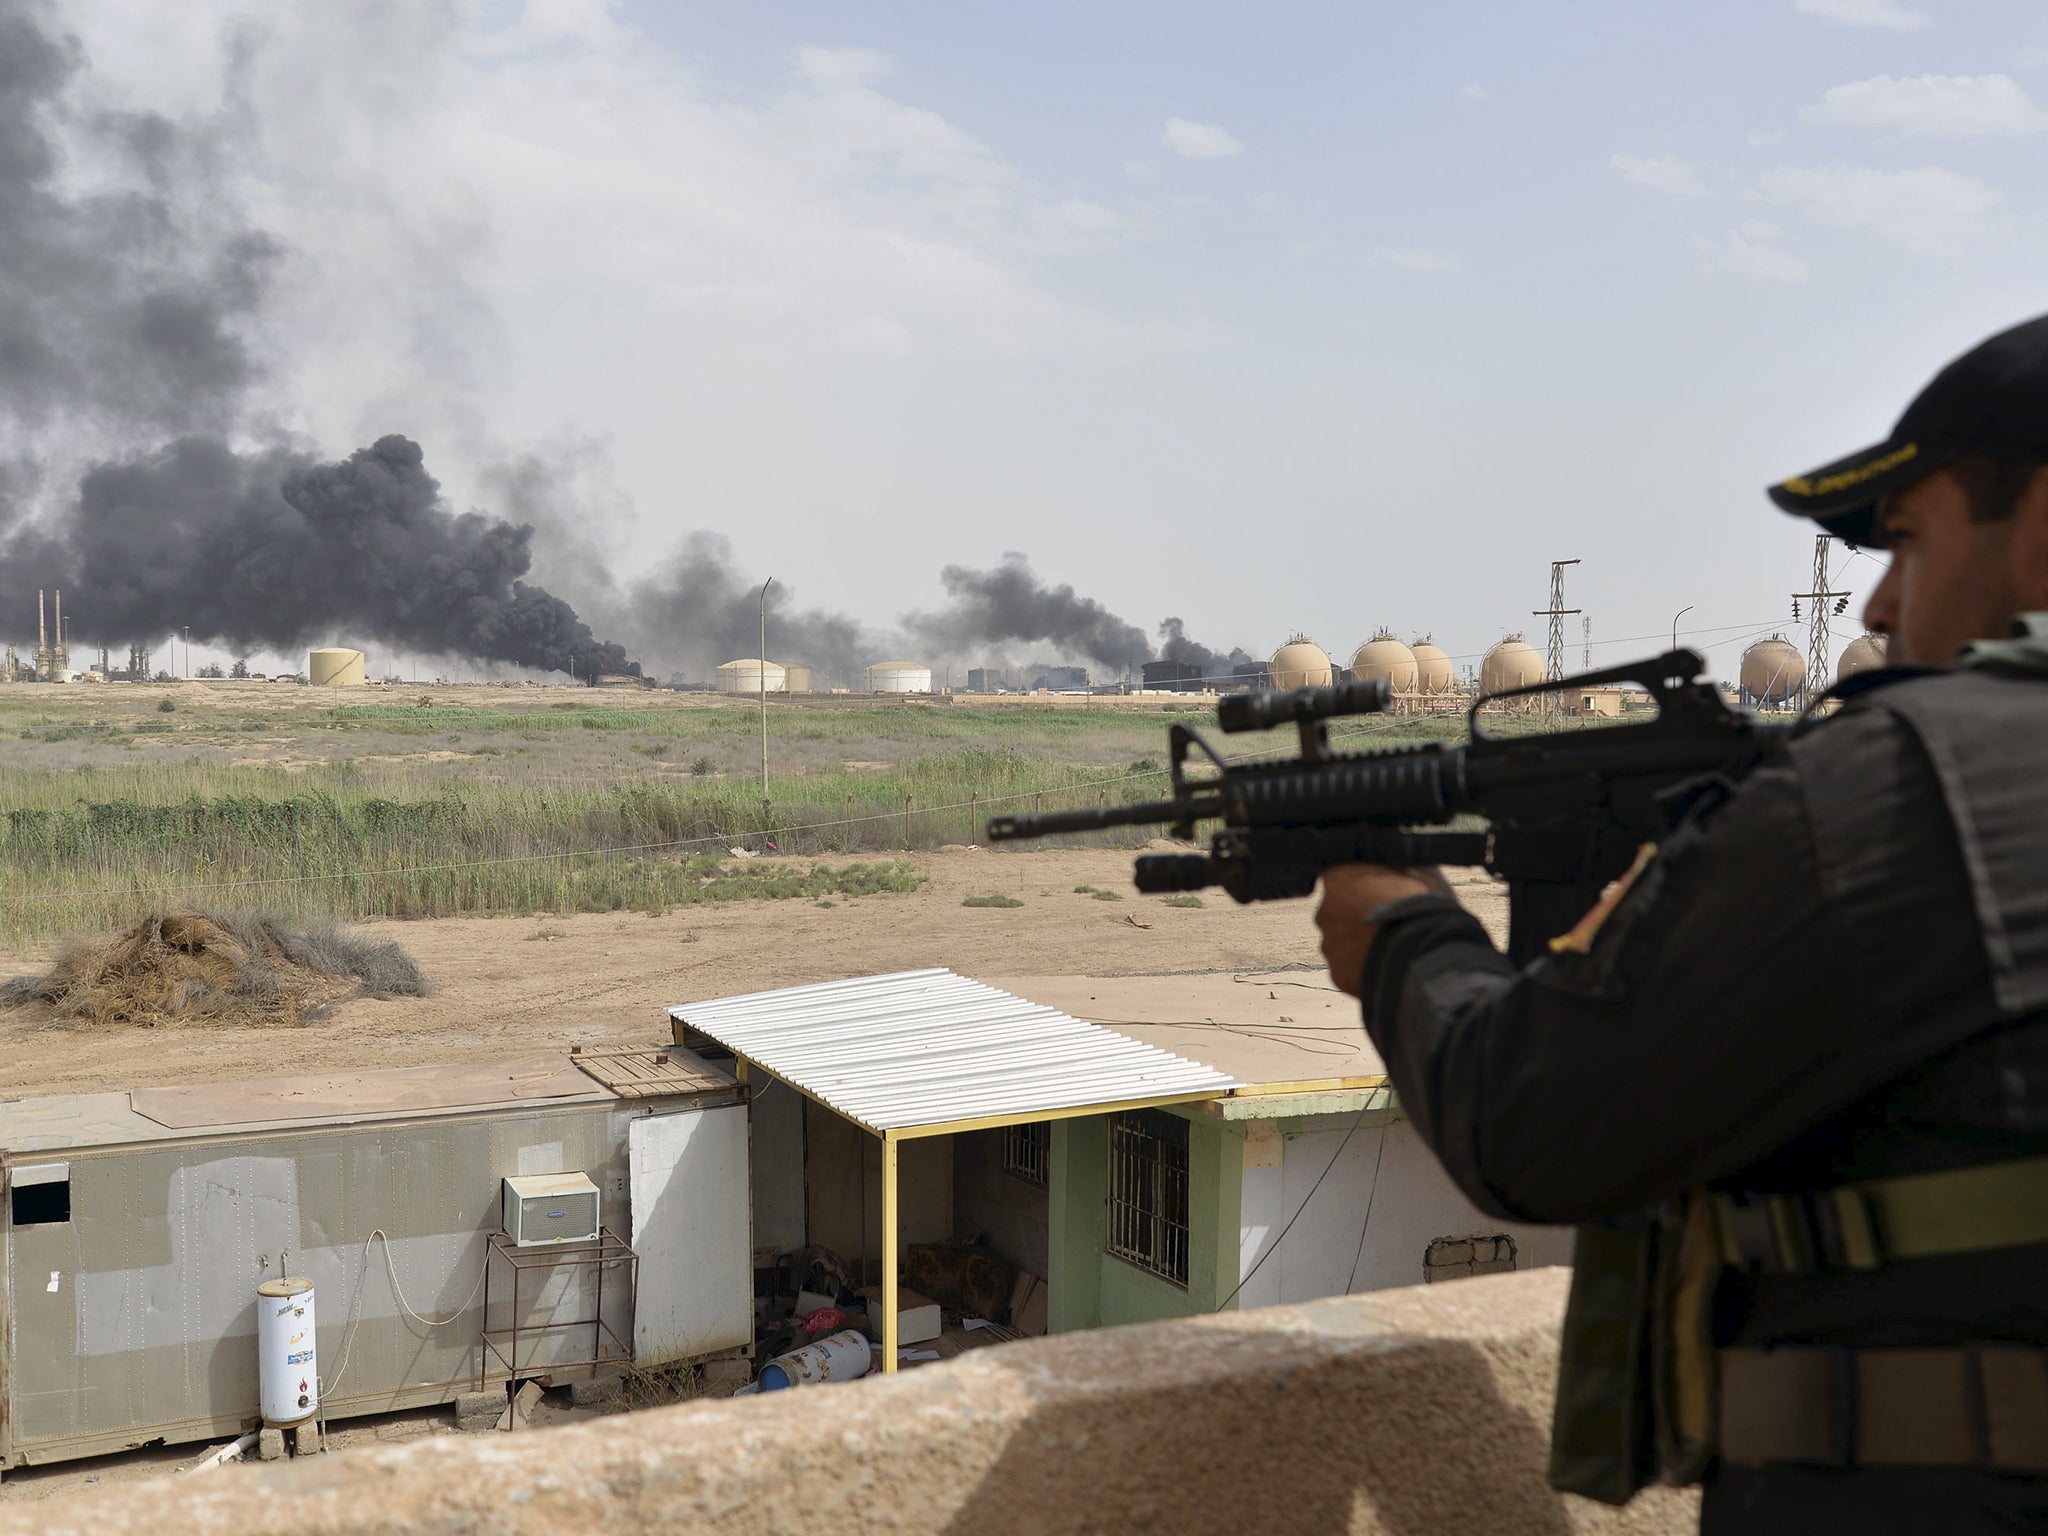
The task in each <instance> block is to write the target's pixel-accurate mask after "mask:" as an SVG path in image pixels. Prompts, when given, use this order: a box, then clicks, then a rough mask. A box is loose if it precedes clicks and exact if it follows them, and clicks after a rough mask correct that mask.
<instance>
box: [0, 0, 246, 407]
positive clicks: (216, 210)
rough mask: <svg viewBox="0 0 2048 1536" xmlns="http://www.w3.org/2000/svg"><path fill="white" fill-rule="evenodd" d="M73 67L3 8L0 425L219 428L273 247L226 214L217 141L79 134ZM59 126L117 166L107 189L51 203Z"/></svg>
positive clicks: (21, 12) (15, 3) (38, 12)
mask: <svg viewBox="0 0 2048 1536" xmlns="http://www.w3.org/2000/svg"><path fill="white" fill-rule="evenodd" d="M39 18H44V20H42V21H39ZM84 67H85V59H84V55H83V53H82V51H81V50H80V48H79V46H78V44H77V43H76V41H74V40H73V39H71V38H68V37H65V36H63V35H61V34H60V33H59V32H57V31H56V30H55V28H54V27H53V26H50V25H48V23H47V10H46V8H45V7H44V6H42V5H39V4H36V3H34V0H10V3H9V4H8V5H6V6H5V7H4V8H0V416H4V417H5V418H7V419H8V421H9V422H10V423H12V424H16V425H19V426H22V427H26V428H30V429H52V428H54V429H64V428H81V429H83V430H85V431H87V432H91V431H93V430H94V429H102V430H111V431H113V432H114V433H116V434H122V433H128V432H135V431H140V430H148V431H150V432H152V433H161V434H165V435H169V434H172V433H177V432H185V431H193V430H200V429H211V430H221V429H224V428H225V427H227V426H228V425H229V423H230V421H231V420H232V418H233V417H234V415H235V412H236V407H237V405H238V404H239V402H240V400H241V398H242V394H243V392H244V390H245V389H246V388H247V386H248V385H249V384H250V383H251V382H252V380H253V379H254V378H255V377H256V373H257V369H256V365H255V362H254V361H253V358H252V353H251V349H250V345H249V340H248V336H247V331H246V327H247V323H248V322H249V321H250V320H251V318H252V317H253V316H254V315H255V313H256V311H257V309H258V308H259V306H260V305H261V303H262V300H263V296H264V293H265V291H266V288H267V287H268V283H269V279H270V276H271V274H272V271H273V269H274V268H275V266H276V264H277V262H278V260H279V258H280V257H281V256H282V254H283V251H282V248H281V247H280V246H279V245H278V243H277V242H276V241H275V240H273V239H271V238H270V236H268V235H267V234H265V233H264V232H263V231H261V230H258V229H253V228H249V227H247V226H246V225H245V224H244V223H243V221H241V220H238V219H236V218H235V217H234V216H233V215H234V208H233V201H232V199H231V198H230V197H229V196H228V195H227V193H226V191H225V189H224V187H223V185H222V177H221V174H220V170H219V167H220V163H221V161H222V159H223V150H224V146H223V145H222V143H221V142H220V133H221V130H220V129H219V128H218V127H217V126H216V125H214V124H211V123H207V122H200V123H197V124H178V123H173V122H171V121H170V120H168V119H166V118H164V117H161V116H157V115H154V114H123V113H109V112H100V113H95V114H93V115H92V116H91V117H90V118H84V117H82V116H81V115H80V114H78V113H76V112H74V111H72V110H70V109H69V108H68V106H67V103H66V96H65V93H66V90H67V88H68V87H69V86H70V85H71V83H72V81H73V78H74V77H75V76H76V75H78V74H79V73H80V72H81V71H82V70H83V69H84ZM60 127H61V128H65V129H68V130H70V131H71V132H72V133H74V134H75V135H77V136H79V137H81V138H84V139H86V140H88V141H89V142H90V143H91V145H92V147H93V148H94V149H95V150H96V151H97V152H98V153H99V154H100V155H101V156H102V157H104V158H105V160H106V161H107V162H108V164H109V165H110V166H112V167H113V173H112V174H110V175H108V176H106V177H105V178H104V181H105V183H106V184H107V185H108V186H109V187H110V188H111V190H103V191H95V192H92V193H80V194H72V195H66V194H65V193H63V192H60V191H59V189H58V179H59V172H60V171H61V170H62V168H63V164H64V155H63V152H62V150H61V148H60V144H59V140H58V137H57V130H58V129H59V128H60Z"/></svg>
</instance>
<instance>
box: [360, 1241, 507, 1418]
mask: <svg viewBox="0 0 2048 1536" xmlns="http://www.w3.org/2000/svg"><path fill="white" fill-rule="evenodd" d="M379 1238H383V1239H384V1266H385V1268H386V1269H388V1270H389V1271H390V1272H391V1294H392V1296H393V1298H395V1299H396V1300H397V1302H398V1306H399V1310H400V1311H402V1312H404V1313H405V1315H406V1316H407V1317H409V1318H411V1319H412V1320H413V1321H414V1322H416V1323H422V1324H424V1325H425V1326H427V1327H429V1328H446V1327H447V1326H448V1325H449V1324H450V1323H453V1322H458V1321H460V1320H461V1318H462V1315H463V1314H464V1313H465V1312H467V1311H468V1310H469V1304H470V1303H471V1302H472V1301H475V1300H476V1294H477V1292H478V1291H481V1290H482V1289H483V1288H484V1276H485V1275H486V1274H488V1273H489V1272H490V1267H491V1256H490V1253H489V1251H488V1250H486V1251H485V1253H484V1263H483V1268H482V1269H480V1270H478V1271H477V1277H476V1284H475V1285H472V1286H471V1287H470V1288H469V1294H468V1295H467V1296H465V1297H463V1298H462V1302H461V1305H459V1306H457V1307H456V1309H455V1310H454V1311H453V1312H450V1313H449V1314H448V1315H447V1316H446V1317H440V1318H435V1317H422V1316H421V1315H420V1314H419V1313H417V1312H415V1311H414V1310H413V1309H412V1304H411V1303H410V1302H408V1301H407V1300H406V1299H405V1292H404V1290H403V1289H401V1288H400V1286H399V1283H398V1261H397V1260H396V1259H394V1258H393V1257H392V1256H391V1239H390V1238H389V1237H388V1236H386V1235H385V1232H384V1229H383V1228H382V1227H378V1228H377V1229H376V1230H375V1231H373V1232H372V1233H371V1234H370V1235H369V1236H368V1237H366V1238H364V1239H363V1256H362V1259H361V1261H360V1262H359V1263H358V1264H357V1266H356V1271H357V1272H356V1290H355V1296H354V1298H353V1299H352V1300H351V1301H350V1303H349V1309H348V1310H349V1319H348V1332H347V1333H345V1334H343V1335H342V1339H341V1362H340V1364H338V1365H336V1366H335V1368H334V1378H333V1380H332V1382H331V1383H329V1382H323V1383H322V1384H321V1389H320V1390H321V1396H322V1398H323V1399H324V1398H325V1396H326V1394H327V1392H328V1390H329V1388H330V1387H335V1388H338V1387H339V1386H340V1385H341V1378H342V1377H343V1376H344V1375H346V1374H347V1372H348V1357H349V1351H350V1350H351V1349H353V1348H354V1347H355V1342H356V1328H357V1326H358V1325H359V1324H360V1323H361V1322H362V1320H363V1289H364V1287H365V1285H366V1284H367V1283H368V1281H369V1278H370V1244H372V1243H374V1242H376V1241H377V1240H378V1239H379Z"/></svg>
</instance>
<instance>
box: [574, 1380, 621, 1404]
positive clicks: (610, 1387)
mask: <svg viewBox="0 0 2048 1536" xmlns="http://www.w3.org/2000/svg"><path fill="white" fill-rule="evenodd" d="M625 1395H626V1384H625V1383H624V1382H623V1381H621V1380H619V1378H618V1377H616V1376H599V1377H597V1378H596V1379H595V1380H592V1381H579V1382H574V1383H572V1384H571V1385H570V1387H569V1401H570V1402H572V1403H574V1404H575V1405H576V1406H577V1407H578V1408H596V1407H601V1406H606V1405H609V1404H612V1403H616V1402H618V1401H619V1399H621V1398H622V1397H624V1396H625Z"/></svg>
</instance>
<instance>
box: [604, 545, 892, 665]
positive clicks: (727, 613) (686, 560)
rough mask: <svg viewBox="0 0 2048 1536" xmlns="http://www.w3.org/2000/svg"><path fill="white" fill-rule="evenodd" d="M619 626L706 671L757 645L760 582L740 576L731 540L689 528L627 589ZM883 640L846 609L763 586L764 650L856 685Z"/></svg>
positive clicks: (651, 647) (657, 651)
mask: <svg viewBox="0 0 2048 1536" xmlns="http://www.w3.org/2000/svg"><path fill="white" fill-rule="evenodd" d="M618 623H619V628H620V629H622V630H623V631H624V632H625V633H627V634H629V635H632V636H633V637H634V638H635V639H636V641H638V642H639V643H640V644H641V646H642V647H643V649H645V650H646V651H648V652H650V653H651V654H654V655H658V656H662V657H664V658H665V659H672V660H673V662H674V664H675V665H676V666H677V667H678V668H679V669H680V670H682V671H685V672H687V673H688V674H689V675H691V676H693V677H696V678H698V679H703V678H707V677H708V676H709V675H710V672H711V669H712V668H713V667H716V666H717V665H718V664H719V663H720V662H723V661H731V660H733V659H734V658H736V657H741V656H752V655H755V654H756V653H757V652H759V651H760V649H761V583H760V582H759V581H757V580H754V579H753V578H751V577H743V576H742V575H741V574H740V572H739V570H738V568H737V567H736V566H735V565H734V564H733V558H732V546H731V545H730V544H728V543H727V542H726V540H725V539H724V538H722V537H720V536H719V535H717V534H714V533H693V534H691V535H689V537H688V538H686V539H685V540H684V541H683V547H682V548H681V549H680V550H679V551H677V552H676V553H675V554H674V555H673V556H671V557H670V558H669V559H668V560H667V561H666V562H665V563H664V564H663V565H662V566H661V567H659V568H658V569H657V570H656V571H655V572H654V574H653V575H651V576H650V577H648V578H647V579H646V580H644V581H641V582H639V583H637V584H636V585H634V586H633V587H631V588H630V589H629V590H628V593H627V598H626V607H625V611H624V612H623V613H622V614H621V615H620V616H619V621H618ZM891 643H892V642H891V641H890V639H888V638H887V637H885V636H881V635H878V634H876V633H875V632H874V631H872V630H870V629H868V628H866V627H865V626H863V625H862V624H861V623H860V622H859V621H858V620H855V619H851V618H848V617H847V616H846V615H845V614H840V613H827V612H823V611H821V610H818V609H812V608H802V607H799V606H798V605H797V603H796V601H795V594H794V593H793V592H791V591H790V590H789V589H788V588H787V587H782V586H771V587H769V588H768V657H769V659H770V660H771V661H798V662H803V663H805V664H806V665H808V666H810V667H812V668H814V669H815V670H816V672H817V674H818V676H817V679H816V681H817V684H818V686H820V687H823V686H825V685H826V683H827V681H828V679H829V680H832V681H836V682H838V683H840V684H841V685H842V686H848V687H856V688H857V687H859V686H860V685H861V669H862V668H863V667H864V666H865V665H867V664H868V663H870V662H875V661H880V660H882V659H883V652H884V651H886V650H888V649H889V647H890V645H891Z"/></svg>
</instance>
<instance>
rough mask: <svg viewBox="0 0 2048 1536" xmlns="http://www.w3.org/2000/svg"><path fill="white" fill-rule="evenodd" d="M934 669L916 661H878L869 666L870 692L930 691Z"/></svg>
mask: <svg viewBox="0 0 2048 1536" xmlns="http://www.w3.org/2000/svg"><path fill="white" fill-rule="evenodd" d="M931 691H932V669H931V668H930V667H927V666H921V665H920V664H919V663H917V662H914V661H878V662H876V663H875V664H874V665H873V666H872V667H869V668H868V692H869V693H930V692H931Z"/></svg>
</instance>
